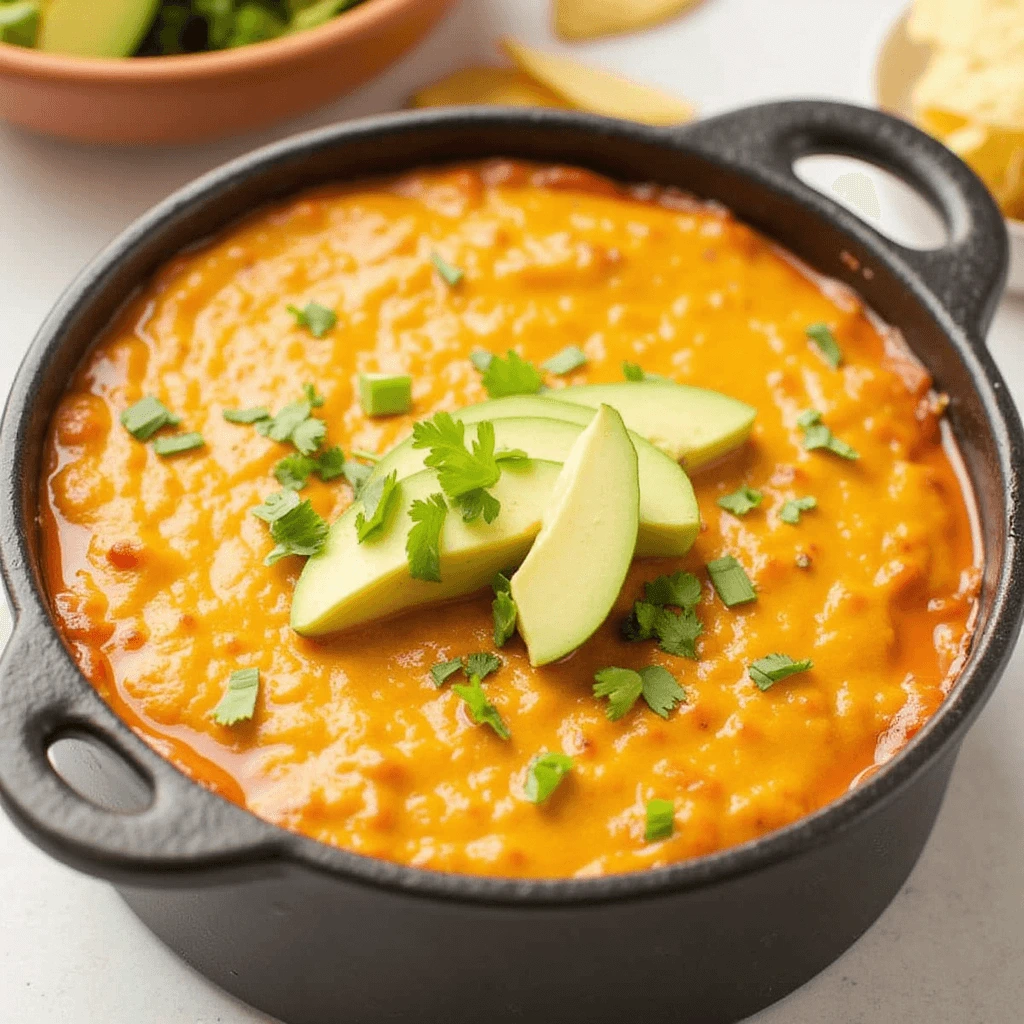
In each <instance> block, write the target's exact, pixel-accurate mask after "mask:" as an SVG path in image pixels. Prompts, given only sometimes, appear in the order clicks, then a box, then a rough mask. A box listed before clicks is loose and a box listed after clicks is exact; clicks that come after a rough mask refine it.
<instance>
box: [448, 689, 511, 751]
mask: <svg viewBox="0 0 1024 1024" xmlns="http://www.w3.org/2000/svg"><path fill="white" fill-rule="evenodd" d="M452 689H453V690H454V691H455V692H456V693H457V694H458V695H459V696H460V697H461V698H462V699H463V700H464V701H465V702H466V710H467V711H468V712H469V717H470V718H472V719H473V721H474V722H476V724H477V725H489V726H490V727H491V728H492V729H493V730H494V731H495V732H496V733H497V734H498V736H500V737H501V739H503V740H507V739H508V738H509V735H510V734H509V731H508V728H507V726H506V725H505V723H504V722H503V721H502V719H501V715H500V714H499V712H498V709H497V708H496V707H495V706H494V705H493V704H492V703H491V702H490V701H489V700H488V699H487V695H486V694H485V693H484V691H483V687H482V686H481V685H480V677H479V676H470V677H469V682H468V683H464V684H457V685H455V686H453V687H452Z"/></svg>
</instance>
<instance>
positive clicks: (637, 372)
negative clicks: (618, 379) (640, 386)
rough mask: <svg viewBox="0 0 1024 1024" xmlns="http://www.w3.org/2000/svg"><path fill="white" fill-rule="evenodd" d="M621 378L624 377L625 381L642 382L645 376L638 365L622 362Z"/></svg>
mask: <svg viewBox="0 0 1024 1024" xmlns="http://www.w3.org/2000/svg"><path fill="white" fill-rule="evenodd" d="M622 376H623V377H625V378H626V380H632V381H638V380H644V379H645V378H646V376H647V375H646V374H645V373H644V371H643V369H642V368H641V366H640V364H639V363H629V362H626V361H625V360H624V361H623V363H622Z"/></svg>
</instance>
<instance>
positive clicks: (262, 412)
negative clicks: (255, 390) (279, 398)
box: [223, 405, 270, 424]
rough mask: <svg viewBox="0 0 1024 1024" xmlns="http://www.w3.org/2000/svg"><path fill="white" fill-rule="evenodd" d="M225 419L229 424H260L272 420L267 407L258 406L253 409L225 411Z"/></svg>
mask: <svg viewBox="0 0 1024 1024" xmlns="http://www.w3.org/2000/svg"><path fill="white" fill-rule="evenodd" d="M223 411H224V419H226V420H227V421H228V423H245V424H252V423H258V422H259V421H260V420H269V419H270V410H269V409H267V408H266V406H262V405H256V406H253V407H252V408H251V409H225V410H223Z"/></svg>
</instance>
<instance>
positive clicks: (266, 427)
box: [256, 401, 312, 444]
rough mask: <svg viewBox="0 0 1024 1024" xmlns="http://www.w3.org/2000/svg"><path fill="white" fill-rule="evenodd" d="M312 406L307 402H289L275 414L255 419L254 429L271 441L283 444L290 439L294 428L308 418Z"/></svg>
mask: <svg viewBox="0 0 1024 1024" xmlns="http://www.w3.org/2000/svg"><path fill="white" fill-rule="evenodd" d="M311 412H312V406H311V405H310V404H309V402H306V401H302V402H289V403H288V404H287V405H286V406H285V407H284V408H283V409H282V410H281V411H280V412H279V413H278V414H277V415H276V416H272V417H271V418H270V419H265V420H257V422H256V430H257V432H259V433H260V434H262V435H263V436H264V437H269V438H270V440H271V441H277V442H279V443H280V444H284V443H285V442H286V441H290V440H291V439H292V434H293V433H294V432H295V428H296V427H298V426H299V425H300V424H301V423H305V422H306V420H308V419H309V414H310V413H311Z"/></svg>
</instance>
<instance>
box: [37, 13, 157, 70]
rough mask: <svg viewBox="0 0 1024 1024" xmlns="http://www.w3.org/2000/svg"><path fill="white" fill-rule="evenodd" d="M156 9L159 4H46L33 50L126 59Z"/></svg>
mask: <svg viewBox="0 0 1024 1024" xmlns="http://www.w3.org/2000/svg"><path fill="white" fill-rule="evenodd" d="M159 7H160V0H91V2H89V3H82V0H48V2H47V3H46V5H45V6H44V8H43V17H42V24H41V25H40V27H39V36H38V39H37V41H36V46H37V47H38V49H40V50H48V51H49V52H51V53H68V54H73V55H75V56H76V57H128V56H130V55H131V54H133V53H134V52H135V51H136V50H137V49H138V47H139V43H141V42H142V39H143V37H144V36H145V35H146V32H147V31H148V30H149V27H150V25H151V24H152V23H153V19H154V18H155V17H156V12H157V9H158V8H159Z"/></svg>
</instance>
